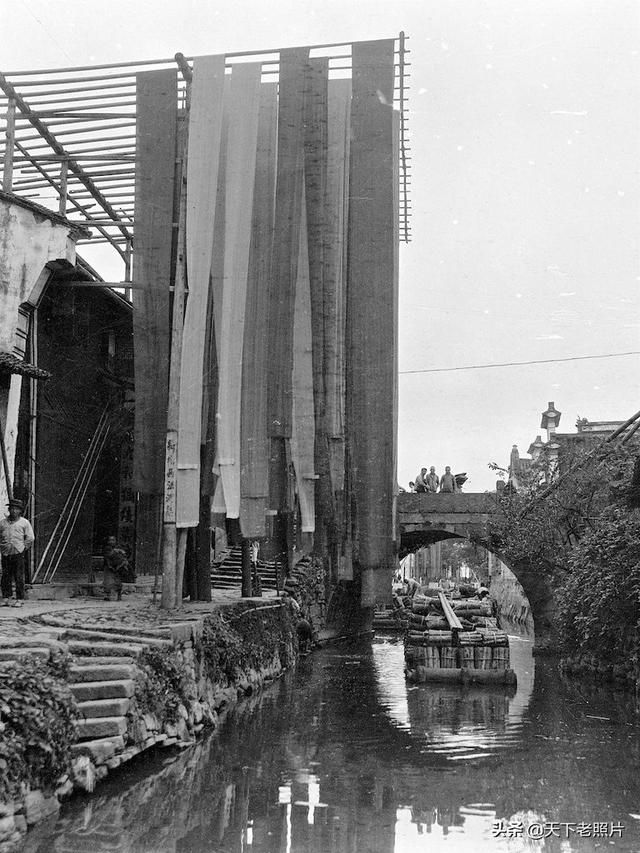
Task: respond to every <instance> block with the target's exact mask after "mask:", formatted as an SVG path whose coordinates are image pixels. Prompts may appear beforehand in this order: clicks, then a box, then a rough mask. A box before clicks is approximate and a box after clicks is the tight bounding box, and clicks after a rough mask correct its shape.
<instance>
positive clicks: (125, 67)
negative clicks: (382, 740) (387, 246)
mask: <svg viewBox="0 0 640 853" xmlns="http://www.w3.org/2000/svg"><path fill="white" fill-rule="evenodd" d="M406 38H407V37H406V36H405V34H404V33H400V34H399V36H398V37H397V38H396V39H395V63H394V64H395V83H394V106H395V107H396V108H397V109H398V110H399V114H400V144H399V158H400V163H399V167H400V205H399V223H398V224H399V235H400V240H401V241H404V242H409V240H410V237H411V229H410V222H409V218H410V203H409V187H410V168H411V163H410V160H411V157H410V155H409V153H408V152H409V151H410V147H409V134H408V128H407V113H408V108H407V94H406V93H407V90H408V88H409V87H408V85H407V79H408V77H409V72H408V68H409V66H410V63H409V62H408V61H407V54H408V53H409V51H408V50H407V49H406V44H405V42H406ZM351 45H352V43H351V42H340V43H335V44H317V45H308V46H307V47H309V49H310V52H311V56H312V57H314V56H315V57H318V56H324V57H327V58H328V62H329V75H330V77H341V76H342V77H344V76H346V75H348V73H349V72H350V71H351ZM280 50H281V49H280V48H275V49H269V50H263V51H243V52H236V53H227V54H226V67H227V72H228V73H230V72H231V70H232V68H233V66H234V65H235V64H238V63H241V62H247V61H254V62H261V63H262V74H263V79H265V80H271V79H274V78H275V79H276V80H277V78H278V73H279V55H280ZM192 62H193V57H184V56H183V55H182V54H180V53H178V54H176V56H175V57H174V58H173V59H154V60H141V61H137V62H116V63H111V64H107V65H84V66H76V67H71V68H57V69H51V68H47V69H34V70H27V71H7V72H4V73H0V114H2V118H1V119H0V139H1V141H0V157H1V158H2V161H3V164H4V169H3V183H2V188H3V190H4V191H5V192H11V193H15V194H17V195H19V196H21V197H22V198H26V199H31V200H32V201H34V202H36V203H38V204H40V205H42V206H44V207H48V208H50V209H53V210H55V211H56V212H57V213H59V214H61V215H63V216H67V217H73V218H72V219H70V221H73V222H76V223H78V224H80V225H83V226H84V227H86V228H88V229H90V232H91V237H90V238H82V239H80V240H79V241H78V243H79V245H82V244H88V243H90V244H91V245H96V244H100V243H103V244H107V245H109V246H110V247H111V248H112V249H113V250H114V251H115V252H117V254H118V255H119V257H120V258H121V260H122V262H123V263H124V268H125V269H124V282H123V283H122V286H124V287H126V286H127V285H126V283H130V282H131V265H132V263H131V262H132V255H133V252H134V244H135V219H134V214H135V159H136V99H135V94H136V75H137V74H138V73H139V72H141V71H148V70H152V69H156V68H171V67H175V69H176V75H177V76H178V104H177V106H178V108H181V107H182V106H184V103H185V98H186V89H187V87H188V85H189V82H190V78H191V65H190V63H192Z"/></svg>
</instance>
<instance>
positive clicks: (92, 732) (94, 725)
mask: <svg viewBox="0 0 640 853" xmlns="http://www.w3.org/2000/svg"><path fill="white" fill-rule="evenodd" d="M76 728H77V730H78V738H79V739H80V740H96V739H98V738H109V737H118V736H119V735H123V734H125V732H126V731H127V721H126V719H125V718H124V717H98V718H93V719H89V720H78V722H77V723H76Z"/></svg>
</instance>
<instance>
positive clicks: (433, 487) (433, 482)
mask: <svg viewBox="0 0 640 853" xmlns="http://www.w3.org/2000/svg"><path fill="white" fill-rule="evenodd" d="M426 483H427V491H428V492H437V491H438V486H439V485H440V477H438V475H437V474H436V469H435V468H434V467H433V465H432V466H431V468H430V469H429V473H428V474H427V479H426Z"/></svg>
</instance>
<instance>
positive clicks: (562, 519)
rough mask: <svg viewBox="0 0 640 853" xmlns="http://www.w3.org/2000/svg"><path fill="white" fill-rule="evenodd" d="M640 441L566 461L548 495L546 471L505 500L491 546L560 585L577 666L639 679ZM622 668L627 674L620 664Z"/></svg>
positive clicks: (562, 620)
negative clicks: (579, 662)
mask: <svg viewBox="0 0 640 853" xmlns="http://www.w3.org/2000/svg"><path fill="white" fill-rule="evenodd" d="M637 453H638V450H637V447H629V446H628V445H621V444H618V445H614V444H603V445H601V446H600V447H599V448H597V449H596V450H595V451H594V452H593V453H592V454H590V455H589V456H588V457H583V458H582V459H581V458H580V457H575V458H573V459H566V460H565V465H566V468H565V470H566V469H570V471H569V473H567V474H563V475H562V476H561V477H560V480H559V482H558V484H557V488H555V489H554V490H552V491H550V492H549V493H547V483H546V482H544V481H542V477H541V474H542V468H538V469H535V468H534V469H533V470H532V472H531V474H530V478H529V480H528V481H526V482H524V483H523V484H522V485H521V487H520V488H519V490H518V491H517V492H508V491H507V490H505V494H504V496H503V498H502V500H501V504H500V506H501V513H500V514H499V515H498V516H497V517H496V518H495V519H493V520H492V521H491V522H490V523H489V538H488V542H487V543H481V544H488V546H489V547H490V548H492V550H496V551H497V552H498V553H499V554H500V556H501V558H502V559H504V560H505V562H507V564H509V565H511V566H512V567H515V566H518V564H521V565H522V564H529V565H534V566H535V567H536V569H538V570H539V571H541V572H544V573H546V574H547V575H548V576H549V578H550V580H551V582H552V584H553V587H554V589H555V592H556V597H557V602H558V609H557V628H558V635H559V639H560V643H561V649H560V651H561V652H562V654H563V655H564V656H565V657H566V658H567V659H571V661H572V662H575V661H577V660H581V661H582V664H581V665H580V666H579V667H575V669H576V672H578V671H580V672H582V671H584V672H594V673H595V674H599V675H603V674H604V673H605V671H606V672H607V673H608V674H609V673H610V674H613V673H614V669H613V667H618V668H622V669H624V671H625V673H626V675H627V676H629V675H630V673H635V677H638V656H639V654H640V641H639V639H638V629H639V627H640V626H639V619H640V510H639V509H638V504H639V503H640V492H639V483H638V480H639V479H640V466H639V465H638V461H637ZM617 671H618V674H620V675H622V672H620V669H618V670H617Z"/></svg>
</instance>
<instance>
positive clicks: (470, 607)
mask: <svg viewBox="0 0 640 853" xmlns="http://www.w3.org/2000/svg"><path fill="white" fill-rule="evenodd" d="M451 606H452V608H453V611H454V613H455V614H456V615H457V616H461V615H464V616H491V604H490V603H489V602H486V601H477V600H476V601H473V600H466V601H465V600H463V601H452V602H451Z"/></svg>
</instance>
